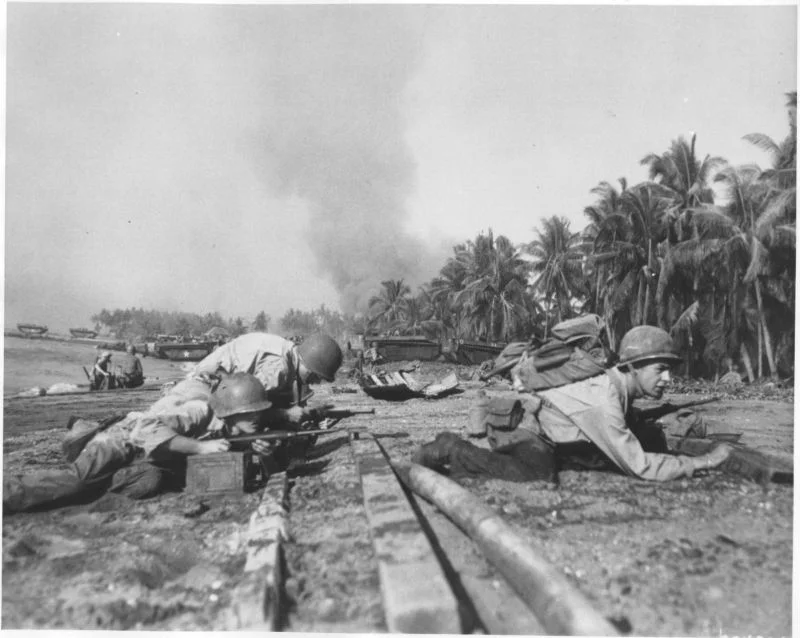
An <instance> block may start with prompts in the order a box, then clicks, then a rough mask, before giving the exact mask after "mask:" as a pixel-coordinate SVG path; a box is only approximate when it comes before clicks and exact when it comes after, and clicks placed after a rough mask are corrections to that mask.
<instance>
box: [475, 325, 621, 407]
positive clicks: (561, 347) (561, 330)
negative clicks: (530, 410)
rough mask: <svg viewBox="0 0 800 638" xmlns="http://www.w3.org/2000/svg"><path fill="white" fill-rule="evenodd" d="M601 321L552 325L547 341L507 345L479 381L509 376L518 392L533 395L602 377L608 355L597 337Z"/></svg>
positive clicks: (601, 327)
mask: <svg viewBox="0 0 800 638" xmlns="http://www.w3.org/2000/svg"><path fill="white" fill-rule="evenodd" d="M602 330H603V320H602V319H601V318H600V317H599V316H598V315H594V314H589V315H584V316H582V317H576V318H575V319H568V320H566V321H562V322H561V323H558V324H556V325H555V326H553V329H552V331H551V335H550V338H549V339H548V340H547V341H545V342H544V343H541V342H539V341H538V340H536V341H531V342H514V343H510V344H508V345H507V346H506V347H505V348H504V349H503V351H502V352H501V353H500V354H499V355H498V357H497V359H496V360H495V363H494V368H493V369H492V370H490V371H489V372H488V373H487V374H485V375H483V376H482V377H481V378H482V379H483V380H486V379H489V378H491V377H492V376H494V375H496V374H507V373H510V374H511V377H512V379H513V381H514V387H515V389H517V390H520V391H525V392H535V391H537V390H548V389H550V388H558V387H560V386H562V385H567V384H570V383H575V382H576V381H583V380H584V379H588V378H590V377H594V376H597V375H599V374H602V373H603V372H604V371H605V370H606V368H607V367H608V365H607V362H608V352H607V350H606V348H605V346H604V345H603V342H602V340H601V338H600V336H601V333H602Z"/></svg>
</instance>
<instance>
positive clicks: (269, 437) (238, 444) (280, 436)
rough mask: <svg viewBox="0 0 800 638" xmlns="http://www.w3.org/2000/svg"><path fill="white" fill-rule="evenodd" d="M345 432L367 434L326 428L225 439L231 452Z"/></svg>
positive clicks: (359, 430) (397, 434) (402, 434)
mask: <svg viewBox="0 0 800 638" xmlns="http://www.w3.org/2000/svg"><path fill="white" fill-rule="evenodd" d="M337 432H345V433H347V434H352V435H353V438H354V439H357V438H359V435H360V434H367V430H366V429H364V428H327V429H325V430H273V431H272V432H261V433H259V434H240V435H237V436H228V437H225V440H226V441H229V442H230V444H231V448H230V449H231V450H237V449H238V450H242V449H247V448H248V447H250V445H249V444H250V443H252V442H253V441H276V442H278V441H290V440H292V439H297V438H303V437H307V436H322V435H324V434H336V433H337ZM372 436H374V437H376V438H404V437H407V436H408V433H406V432H393V433H389V434H373V435H372Z"/></svg>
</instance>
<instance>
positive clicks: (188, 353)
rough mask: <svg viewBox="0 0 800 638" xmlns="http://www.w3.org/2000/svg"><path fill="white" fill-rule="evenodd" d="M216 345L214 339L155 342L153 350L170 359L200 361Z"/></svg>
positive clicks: (163, 357) (157, 354) (158, 354)
mask: <svg viewBox="0 0 800 638" xmlns="http://www.w3.org/2000/svg"><path fill="white" fill-rule="evenodd" d="M216 347H217V342H216V341H187V342H177V343H176V342H172V343H169V342H167V343H158V342H156V343H155V344H154V346H153V352H155V354H156V356H158V357H161V358H162V359H169V360H170V361H201V360H202V359H204V358H205V357H207V356H208V355H209V354H211V353H212V352H213V351H214V348H216Z"/></svg>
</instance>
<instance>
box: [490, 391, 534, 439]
mask: <svg viewBox="0 0 800 638" xmlns="http://www.w3.org/2000/svg"><path fill="white" fill-rule="evenodd" d="M523 416H525V409H524V408H523V407H522V401H520V400H519V399H514V398H505V397H504V398H498V399H492V400H491V401H489V403H488V405H487V406H486V426H487V428H493V429H495V430H505V431H510V430H516V429H517V426H518V425H519V424H520V422H521V421H522V418H523Z"/></svg>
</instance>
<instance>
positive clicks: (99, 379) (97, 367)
mask: <svg viewBox="0 0 800 638" xmlns="http://www.w3.org/2000/svg"><path fill="white" fill-rule="evenodd" d="M111 357H112V354H111V352H109V351H108V350H106V351H104V352H101V353H100V354H99V355H97V358H96V359H95V361H94V366H93V367H92V371H91V373H90V374H89V389H90V390H116V389H118V388H138V387H139V386H140V385H142V384H143V383H144V369H143V368H142V361H141V359H139V357H137V356H136V346H133V345H129V346H128V347H127V348H126V352H125V354H124V355H122V356H121V357H120V359H121V360H120V363H118V364H117V365H116V366H115V367H114V368H112V366H111Z"/></svg>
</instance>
